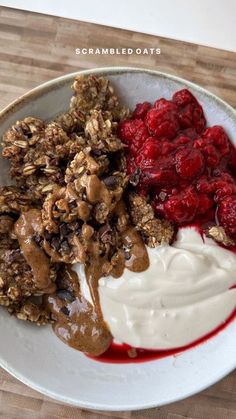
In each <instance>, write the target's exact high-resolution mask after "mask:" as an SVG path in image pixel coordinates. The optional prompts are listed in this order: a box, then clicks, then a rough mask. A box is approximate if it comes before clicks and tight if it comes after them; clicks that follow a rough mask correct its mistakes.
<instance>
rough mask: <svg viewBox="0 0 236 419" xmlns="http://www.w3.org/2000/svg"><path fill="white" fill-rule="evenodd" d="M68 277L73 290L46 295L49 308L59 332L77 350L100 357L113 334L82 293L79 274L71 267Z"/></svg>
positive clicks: (67, 273)
mask: <svg viewBox="0 0 236 419" xmlns="http://www.w3.org/2000/svg"><path fill="white" fill-rule="evenodd" d="M64 274H65V275H66V276H68V280H69V283H70V284H71V285H72V289H73V293H70V292H68V291H64V296H63V291H61V292H60V291H59V292H58V293H57V294H54V295H50V296H48V298H47V307H48V309H49V310H50V311H51V313H52V316H53V318H54V320H55V323H54V324H53V329H54V332H55V333H56V335H57V336H58V337H59V338H60V339H61V340H62V341H63V342H65V343H66V344H67V345H69V346H71V347H72V348H74V349H77V350H79V351H82V352H85V353H88V354H90V355H94V356H98V355H101V354H102V353H103V352H105V351H106V350H107V349H108V348H109V346H110V344H111V342H112V336H111V334H110V332H109V330H108V328H107V326H106V324H105V322H104V321H103V318H102V316H100V315H99V313H98V312H97V310H96V308H95V307H94V306H93V305H92V304H90V303H89V302H88V301H87V300H86V299H85V298H84V297H83V296H82V295H81V293H80V290H79V279H78V276H77V274H76V273H75V272H74V271H72V270H70V269H69V268H68V267H67V268H66V270H65V273H64Z"/></svg>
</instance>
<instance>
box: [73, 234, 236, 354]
mask: <svg viewBox="0 0 236 419" xmlns="http://www.w3.org/2000/svg"><path fill="white" fill-rule="evenodd" d="M148 254H149V259H150V266H149V268H148V269H147V270H146V271H144V272H141V273H134V272H131V271H129V270H128V269H126V270H125V271H124V273H123V275H122V277H120V278H118V279H117V278H116V279H115V278H113V277H107V278H101V279H100V281H99V296H100V303H101V309H102V312H103V316H104V319H105V321H106V322H107V324H108V326H109V328H110V330H111V333H112V335H113V336H114V338H115V340H117V341H119V342H122V343H127V344H129V345H131V346H134V347H138V348H146V349H171V348H178V347H181V346H185V345H188V344H189V343H192V342H194V341H195V340H197V339H199V338H201V337H203V336H204V335H206V334H208V333H210V332H211V331H212V330H214V329H215V328H216V327H217V326H219V325H220V324H222V323H223V322H224V321H225V320H226V319H227V318H228V317H229V316H230V314H231V313H232V312H233V310H234V309H235V307H236V289H235V288H233V286H234V285H235V283H236V255H235V254H234V253H233V252H231V251H229V250H226V249H224V248H222V247H220V246H219V245H217V244H216V243H215V242H214V241H213V240H212V239H209V238H207V237H203V238H202V237H201V235H200V234H199V233H198V232H197V231H196V230H195V229H194V228H189V227H188V228H183V229H180V230H179V233H178V236H177V240H176V241H175V243H174V244H173V245H172V246H169V245H163V246H159V247H157V248H154V249H150V248H149V249H148ZM77 272H78V270H77ZM78 273H79V275H80V278H81V279H82V282H83V283H84V281H83V272H82V269H81V267H80V269H79V272H78ZM82 288H83V290H84V292H85V293H86V294H87V292H86V290H85V287H84V286H83V287H82Z"/></svg>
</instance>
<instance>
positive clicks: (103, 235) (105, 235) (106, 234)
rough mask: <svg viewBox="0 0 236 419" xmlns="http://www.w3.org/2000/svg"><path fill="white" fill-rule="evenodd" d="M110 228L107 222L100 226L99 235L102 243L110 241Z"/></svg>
mask: <svg viewBox="0 0 236 419" xmlns="http://www.w3.org/2000/svg"><path fill="white" fill-rule="evenodd" d="M111 233H112V229H111V226H110V225H109V224H108V223H107V224H105V225H103V226H102V227H100V229H99V237H100V240H101V241H102V243H112V235H111Z"/></svg>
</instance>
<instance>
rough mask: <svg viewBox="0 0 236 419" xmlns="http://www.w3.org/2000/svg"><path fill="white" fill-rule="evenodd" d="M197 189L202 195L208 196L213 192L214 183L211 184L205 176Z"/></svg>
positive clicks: (198, 182) (197, 184) (199, 180)
mask: <svg viewBox="0 0 236 419" xmlns="http://www.w3.org/2000/svg"><path fill="white" fill-rule="evenodd" d="M196 189H197V191H198V192H200V193H207V194H210V193H211V192H212V191H213V187H212V183H210V181H209V179H208V177H207V176H206V175H203V176H201V177H200V178H199V179H198V181H197V183H196Z"/></svg>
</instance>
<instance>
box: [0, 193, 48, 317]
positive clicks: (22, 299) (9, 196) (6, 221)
mask: <svg viewBox="0 0 236 419" xmlns="http://www.w3.org/2000/svg"><path fill="white" fill-rule="evenodd" d="M30 206H31V202H30V199H29V198H28V197H27V196H25V195H24V194H23V193H22V191H21V190H20V189H18V188H17V187H14V186H12V187H3V188H0V209H1V215H0V305H2V306H5V307H6V308H7V309H8V311H9V312H10V313H12V314H15V315H16V317H17V318H19V319H21V320H30V321H33V322H36V323H37V324H39V325H41V324H45V323H48V321H49V320H50V316H49V313H47V311H46V310H45V309H44V307H43V304H42V302H41V295H42V292H41V290H39V289H38V288H37V287H36V286H35V281H34V278H33V274H32V270H31V268H30V266H29V265H28V264H27V262H26V260H25V257H24V255H23V253H22V250H21V248H20V246H19V243H18V240H17V236H16V234H15V229H14V225H15V221H16V219H17V217H19V215H20V213H21V211H22V212H23V211H27V210H28V209H29V208H30ZM50 277H51V279H52V281H55V279H56V266H55V265H51V267H50Z"/></svg>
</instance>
